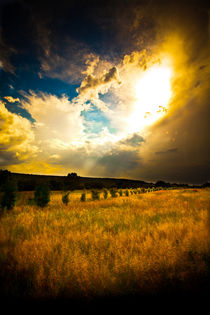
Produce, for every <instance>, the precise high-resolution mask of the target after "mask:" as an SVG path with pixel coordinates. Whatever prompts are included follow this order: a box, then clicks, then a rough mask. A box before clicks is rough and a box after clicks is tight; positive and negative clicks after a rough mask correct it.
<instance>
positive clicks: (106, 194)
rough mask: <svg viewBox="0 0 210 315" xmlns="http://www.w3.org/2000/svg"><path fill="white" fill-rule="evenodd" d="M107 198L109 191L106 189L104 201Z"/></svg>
mask: <svg viewBox="0 0 210 315" xmlns="http://www.w3.org/2000/svg"><path fill="white" fill-rule="evenodd" d="M107 197H108V191H107V189H104V199H107Z"/></svg>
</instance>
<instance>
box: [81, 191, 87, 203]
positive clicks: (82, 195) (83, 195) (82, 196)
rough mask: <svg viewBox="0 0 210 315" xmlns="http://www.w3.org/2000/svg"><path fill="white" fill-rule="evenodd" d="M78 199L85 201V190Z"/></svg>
mask: <svg viewBox="0 0 210 315" xmlns="http://www.w3.org/2000/svg"><path fill="white" fill-rule="evenodd" d="M80 200H81V201H83V202H84V201H86V193H85V192H83V193H82V194H81V198H80Z"/></svg>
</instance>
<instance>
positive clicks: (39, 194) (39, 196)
mask: <svg viewBox="0 0 210 315" xmlns="http://www.w3.org/2000/svg"><path fill="white" fill-rule="evenodd" d="M34 201H35V204H36V205H37V206H39V207H41V208H44V207H45V206H46V205H47V204H48V202H49V201H50V189H49V187H48V185H47V184H40V185H38V186H36V188H35V192H34Z"/></svg>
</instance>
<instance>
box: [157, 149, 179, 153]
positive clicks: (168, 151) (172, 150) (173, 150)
mask: <svg viewBox="0 0 210 315" xmlns="http://www.w3.org/2000/svg"><path fill="white" fill-rule="evenodd" d="M177 151H178V149H177V148H174V149H169V150H166V151H158V152H155V154H168V153H175V152H177Z"/></svg>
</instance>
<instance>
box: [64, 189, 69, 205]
mask: <svg viewBox="0 0 210 315" xmlns="http://www.w3.org/2000/svg"><path fill="white" fill-rule="evenodd" d="M69 194H70V193H69V192H67V193H65V194H64V195H63V196H62V202H63V203H64V204H65V205H66V206H67V205H68V203H69Z"/></svg>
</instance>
